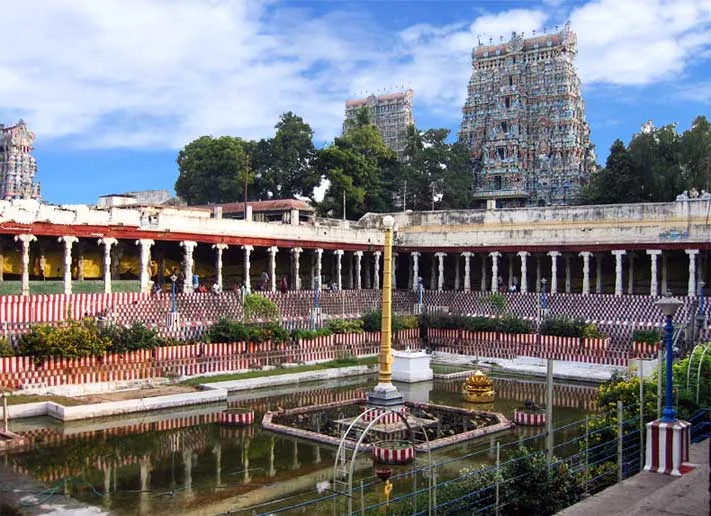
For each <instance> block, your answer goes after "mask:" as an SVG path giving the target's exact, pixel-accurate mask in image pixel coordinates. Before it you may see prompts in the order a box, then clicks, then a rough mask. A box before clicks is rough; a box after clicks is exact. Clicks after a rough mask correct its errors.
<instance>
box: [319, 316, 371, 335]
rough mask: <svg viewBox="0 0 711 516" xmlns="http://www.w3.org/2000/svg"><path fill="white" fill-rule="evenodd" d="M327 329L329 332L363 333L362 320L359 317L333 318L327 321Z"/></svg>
mask: <svg viewBox="0 0 711 516" xmlns="http://www.w3.org/2000/svg"><path fill="white" fill-rule="evenodd" d="M328 329H329V330H330V331H331V333H339V334H343V333H363V321H362V320H361V319H350V320H348V319H333V320H331V321H328ZM367 331H369V330H367Z"/></svg>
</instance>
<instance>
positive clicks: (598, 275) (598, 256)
mask: <svg viewBox="0 0 711 516" xmlns="http://www.w3.org/2000/svg"><path fill="white" fill-rule="evenodd" d="M603 259H604V258H603V254H602V253H595V293H596V294H602V260H603Z"/></svg>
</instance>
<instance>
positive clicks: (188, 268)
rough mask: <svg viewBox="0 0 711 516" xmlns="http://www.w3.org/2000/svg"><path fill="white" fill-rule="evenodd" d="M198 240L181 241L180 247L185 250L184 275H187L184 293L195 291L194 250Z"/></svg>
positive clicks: (184, 282)
mask: <svg viewBox="0 0 711 516" xmlns="http://www.w3.org/2000/svg"><path fill="white" fill-rule="evenodd" d="M196 246H197V242H195V241H193V240H183V241H182V242H180V247H182V248H183V249H184V250H185V269H184V270H183V275H184V276H185V281H183V293H184V294H189V293H190V292H192V291H193V251H195V247H196Z"/></svg>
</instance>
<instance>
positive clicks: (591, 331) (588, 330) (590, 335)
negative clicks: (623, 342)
mask: <svg viewBox="0 0 711 516" xmlns="http://www.w3.org/2000/svg"><path fill="white" fill-rule="evenodd" d="M583 337H584V338H586V339H604V338H605V337H606V335H605V334H604V333H602V332H601V331H600V330H598V328H597V325H595V324H593V323H590V324H586V325H585V327H584V328H583Z"/></svg>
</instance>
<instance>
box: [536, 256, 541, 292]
mask: <svg viewBox="0 0 711 516" xmlns="http://www.w3.org/2000/svg"><path fill="white" fill-rule="evenodd" d="M540 291H541V255H540V254H537V255H536V292H540Z"/></svg>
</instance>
